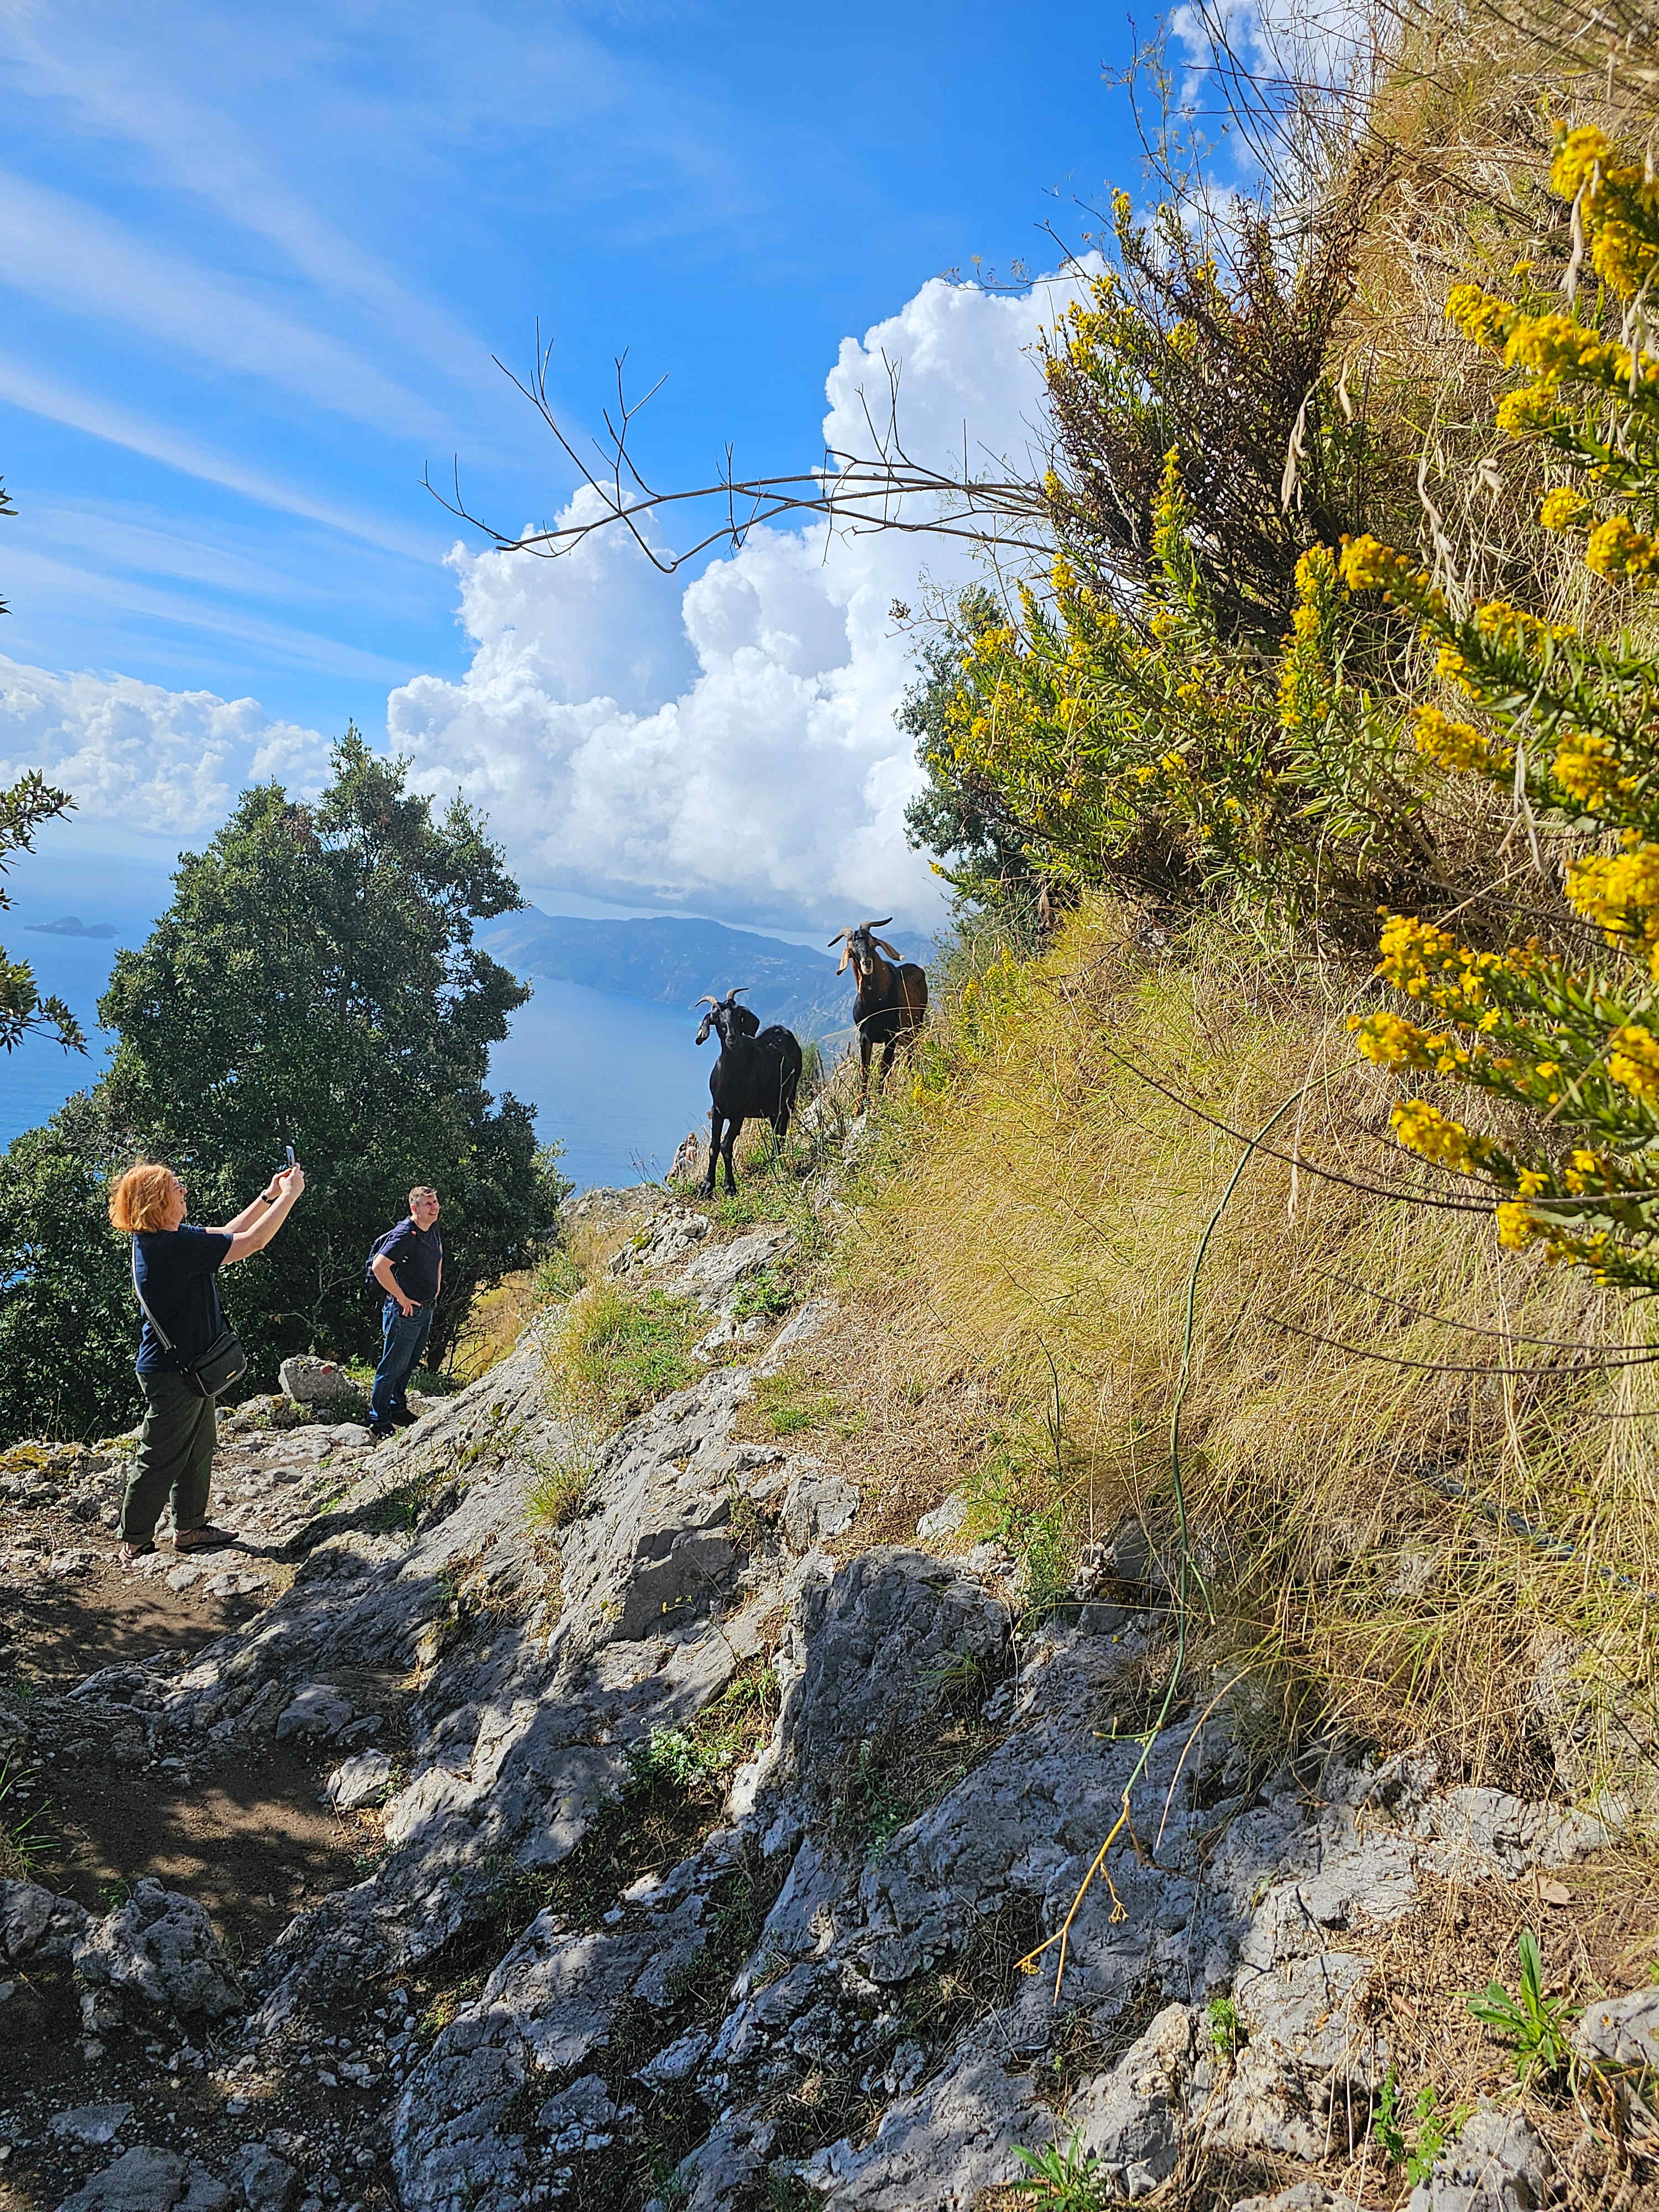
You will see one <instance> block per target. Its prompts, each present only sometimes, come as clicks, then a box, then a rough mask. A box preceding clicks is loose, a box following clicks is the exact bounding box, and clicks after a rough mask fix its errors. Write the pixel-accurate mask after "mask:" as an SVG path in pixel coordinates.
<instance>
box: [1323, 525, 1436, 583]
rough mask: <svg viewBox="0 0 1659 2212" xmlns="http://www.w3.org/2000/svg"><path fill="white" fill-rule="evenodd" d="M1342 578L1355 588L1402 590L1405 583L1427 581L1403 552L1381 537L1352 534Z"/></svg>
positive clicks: (1347, 541) (1344, 549)
mask: <svg viewBox="0 0 1659 2212" xmlns="http://www.w3.org/2000/svg"><path fill="white" fill-rule="evenodd" d="M1342 580H1343V582H1344V583H1345V584H1346V586H1347V587H1348V589H1349V590H1350V591H1351V592H1374V591H1376V590H1379V589H1382V590H1385V591H1398V590H1399V589H1400V587H1401V585H1402V584H1411V583H1416V584H1425V583H1427V581H1428V579H1427V577H1426V576H1424V575H1422V574H1420V573H1419V571H1418V570H1417V569H1415V568H1413V566H1412V564H1411V562H1409V561H1408V560H1407V558H1406V556H1405V555H1404V554H1403V553H1396V552H1395V550H1394V548H1393V546H1392V545H1385V544H1383V541H1382V539H1381V538H1349V539H1347V540H1346V542H1345V544H1344V545H1343V548H1342Z"/></svg>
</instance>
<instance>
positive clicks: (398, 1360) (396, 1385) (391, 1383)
mask: <svg viewBox="0 0 1659 2212" xmlns="http://www.w3.org/2000/svg"><path fill="white" fill-rule="evenodd" d="M380 1328H381V1329H382V1331H383V1333H384V1334H385V1338H386V1343H385V1346H384V1348H383V1350H382V1351H381V1353H380V1365H379V1366H378V1367H377V1368H376V1369H375V1370H374V1396H373V1397H372V1398H371V1399H370V1401H369V1407H368V1412H369V1419H371V1420H372V1421H373V1422H374V1425H375V1427H376V1428H385V1427H386V1425H388V1424H389V1423H390V1421H391V1419H392V1415H393V1414H394V1413H399V1412H401V1411H402V1410H403V1409H404V1402H405V1401H404V1390H405V1389H407V1387H408V1383H409V1378H410V1376H411V1375H412V1374H413V1373H414V1372H415V1370H416V1368H417V1367H418V1366H419V1365H420V1364H421V1354H422V1352H424V1351H425V1350H426V1340H427V1339H428V1337H429V1336H430V1335H431V1334H432V1309H431V1307H430V1306H429V1305H426V1306H416V1309H415V1310H414V1312H413V1313H412V1314H408V1315H405V1314H404V1310H403V1308H402V1307H401V1306H400V1305H399V1304H398V1301H397V1299H396V1298H388V1299H387V1300H386V1310H385V1312H384V1313H383V1314H382V1315H381V1316H380Z"/></svg>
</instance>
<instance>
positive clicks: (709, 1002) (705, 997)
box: [691, 991, 720, 1014]
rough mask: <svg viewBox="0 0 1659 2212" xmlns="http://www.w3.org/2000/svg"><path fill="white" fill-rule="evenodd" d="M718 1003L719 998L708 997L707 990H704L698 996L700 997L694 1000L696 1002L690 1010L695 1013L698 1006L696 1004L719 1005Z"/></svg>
mask: <svg viewBox="0 0 1659 2212" xmlns="http://www.w3.org/2000/svg"><path fill="white" fill-rule="evenodd" d="M719 1004H720V1000H718V999H711V998H710V997H709V995H708V992H707V991H705V992H704V993H703V994H702V998H700V999H699V1000H697V1001H696V1005H695V1006H693V1007H692V1009H691V1011H692V1012H693V1013H694V1014H695V1013H696V1011H697V1007H698V1006H719Z"/></svg>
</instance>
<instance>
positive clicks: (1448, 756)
mask: <svg viewBox="0 0 1659 2212" xmlns="http://www.w3.org/2000/svg"><path fill="white" fill-rule="evenodd" d="M1412 742H1413V744H1415V745H1416V747H1417V750H1418V751H1419V752H1420V753H1421V754H1422V756H1423V757H1424V758H1425V760H1431V761H1433V762H1435V763H1437V766H1439V767H1441V768H1443V769H1452V770H1454V771H1455V770H1459V769H1481V770H1483V771H1484V772H1485V773H1486V775H1502V774H1503V773H1504V771H1505V770H1506V769H1510V768H1512V767H1513V766H1514V765H1515V748H1514V746H1513V745H1499V744H1494V743H1493V742H1492V739H1491V738H1489V737H1487V736H1486V734H1485V733H1484V732H1482V731H1480V730H1477V729H1476V728H1475V726H1474V724H1473V723H1472V722H1454V721H1453V720H1452V719H1451V717H1450V715H1449V714H1442V713H1441V711H1440V709H1439V708H1438V707H1419V708H1417V709H1416V710H1415V713H1414V715H1413V728H1412Z"/></svg>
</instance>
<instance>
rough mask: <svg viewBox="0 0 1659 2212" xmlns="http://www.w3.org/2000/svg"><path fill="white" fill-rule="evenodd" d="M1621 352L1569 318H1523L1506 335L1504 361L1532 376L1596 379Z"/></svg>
mask: <svg viewBox="0 0 1659 2212" xmlns="http://www.w3.org/2000/svg"><path fill="white" fill-rule="evenodd" d="M1623 351H1624V349H1623V347H1621V346H1614V345H1611V344H1609V343H1608V342H1607V339H1606V338H1604V337H1600V336H1599V335H1598V334H1597V332H1595V331H1593V330H1590V329H1589V328H1588V327H1587V326H1586V325H1584V324H1583V323H1581V322H1578V321H1577V320H1576V319H1574V318H1573V317H1572V316H1571V315H1523V316H1522V319H1521V320H1520V321H1519V322H1517V323H1516V325H1515V326H1514V328H1513V329H1512V330H1511V331H1510V335H1509V342H1508V343H1507V344H1506V345H1505V346H1504V360H1505V361H1506V362H1508V363H1509V364H1510V368H1528V369H1530V370H1531V371H1532V373H1533V374H1534V376H1547V377H1561V376H1571V377H1596V376H1600V375H1602V374H1605V373H1606V371H1607V368H1608V367H1609V366H1610V365H1611V364H1612V363H1613V360H1614V358H1615V357H1616V356H1618V355H1619V354H1620V353H1623ZM1628 359H1629V357H1628V356H1626V367H1628Z"/></svg>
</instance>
